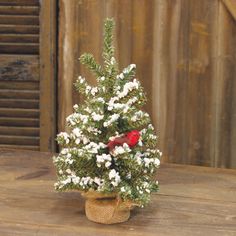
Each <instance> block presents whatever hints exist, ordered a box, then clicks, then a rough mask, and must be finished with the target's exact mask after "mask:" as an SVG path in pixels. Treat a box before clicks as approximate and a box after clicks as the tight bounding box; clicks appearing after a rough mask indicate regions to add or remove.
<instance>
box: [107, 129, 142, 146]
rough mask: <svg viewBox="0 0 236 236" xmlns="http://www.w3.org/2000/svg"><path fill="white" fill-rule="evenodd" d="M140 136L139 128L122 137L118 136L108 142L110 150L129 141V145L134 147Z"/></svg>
mask: <svg viewBox="0 0 236 236" xmlns="http://www.w3.org/2000/svg"><path fill="white" fill-rule="evenodd" d="M139 138H140V132H139V131H138V130H132V131H130V132H128V133H126V134H124V135H122V136H120V137H117V138H115V139H113V140H111V141H109V142H108V144H107V146H108V148H109V151H112V150H113V149H114V148H115V146H123V144H124V143H127V144H128V145H129V147H131V148H132V147H134V146H135V145H136V144H137V143H138V141H139Z"/></svg>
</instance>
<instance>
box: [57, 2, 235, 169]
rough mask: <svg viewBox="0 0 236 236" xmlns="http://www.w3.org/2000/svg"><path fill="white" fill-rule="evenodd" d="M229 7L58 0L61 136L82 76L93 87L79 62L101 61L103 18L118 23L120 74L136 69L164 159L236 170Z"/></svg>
mask: <svg viewBox="0 0 236 236" xmlns="http://www.w3.org/2000/svg"><path fill="white" fill-rule="evenodd" d="M226 2H227V3H228V4H226ZM229 2H230V4H232V3H234V1H233V0H228V1H227V0H224V1H220V0H198V1H195V0H148V1H146V0H132V1H128V0H119V1H118V0H110V1H106V0H103V1H100V0H89V1H86V0H80V1H77V0H70V1H66V0H60V1H59V5H60V12H59V22H60V29H59V87H58V95H59V111H58V117H59V121H58V127H59V130H65V117H66V116H67V115H68V114H70V113H71V112H72V105H73V104H74V103H79V102H80V101H81V100H80V97H79V95H77V94H76V93H75V92H74V90H73V85H72V84H73V81H74V80H75V79H76V76H77V75H78V74H82V75H85V77H86V78H87V79H88V80H89V81H90V82H91V83H94V82H95V79H94V78H93V77H92V76H91V75H90V74H89V73H88V72H87V71H86V70H85V69H84V67H81V66H80V65H79V63H78V60H77V58H78V57H79V55H80V54H81V53H83V52H92V53H93V54H94V55H95V57H96V59H97V60H98V61H100V60H101V56H100V55H101V44H102V32H101V29H102V25H103V20H104V19H105V18H106V17H113V18H115V20H116V37H115V42H116V47H117V50H118V51H117V57H118V59H119V62H120V68H122V67H124V66H125V65H127V64H129V63H136V64H137V68H138V70H137V77H138V78H139V79H140V80H141V82H142V84H143V86H144V87H145V90H146V92H147V94H148V98H149V101H148V104H147V106H146V107H145V109H146V110H147V111H148V112H150V113H151V115H152V119H153V122H154V124H155V126H156V128H157V129H158V130H159V132H158V134H159V137H160V142H159V145H160V148H161V149H162V150H163V153H164V161H166V162H175V163H185V164H197V165H205V166H213V167H236V66H235V64H236V62H235V61H236V60H235V59H236V58H235V57H236V56H235V55H236V47H235V46H234V45H236V21H235V20H234V18H233V16H232V14H233V12H235V11H232V12H231V11H229V10H230V4H229ZM227 7H228V8H227Z"/></svg>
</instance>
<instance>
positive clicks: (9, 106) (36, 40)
mask: <svg viewBox="0 0 236 236" xmlns="http://www.w3.org/2000/svg"><path fill="white" fill-rule="evenodd" d="M56 6H57V5H56V0H50V1H48V0H41V1H39V0H10V1H7V0H0V147H8V148H17V149H30V150H41V151H54V150H55V134H56V132H55V130H56V120H55V118H56V115H55V107H56V106H55V104H56V101H55V97H56V86H55V84H56V74H55V73H56V56H55V53H56V30H57V28H56V23H55V22H56V20H57V18H56V10H57V8H56Z"/></svg>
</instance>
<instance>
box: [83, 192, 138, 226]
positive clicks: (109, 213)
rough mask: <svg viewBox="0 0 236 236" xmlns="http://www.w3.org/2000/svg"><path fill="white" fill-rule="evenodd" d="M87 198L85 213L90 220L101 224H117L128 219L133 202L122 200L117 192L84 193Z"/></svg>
mask: <svg viewBox="0 0 236 236" xmlns="http://www.w3.org/2000/svg"><path fill="white" fill-rule="evenodd" d="M82 195H83V196H84V197H85V198H86V202H85V213H86V216H87V218H88V219H89V220H91V221H94V222H97V223H101V224H115V223H121V222H124V221H127V220H128V219H129V217H130V210H131V209H132V208H133V207H134V204H133V203H131V202H128V201H126V202H124V201H122V200H121V199H120V198H119V197H118V196H117V194H115V193H114V194H101V193H97V192H87V193H82Z"/></svg>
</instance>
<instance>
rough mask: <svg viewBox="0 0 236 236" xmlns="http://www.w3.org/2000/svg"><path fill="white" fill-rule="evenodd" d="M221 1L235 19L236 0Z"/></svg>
mask: <svg viewBox="0 0 236 236" xmlns="http://www.w3.org/2000/svg"><path fill="white" fill-rule="evenodd" d="M222 2H223V3H224V4H225V6H226V7H227V9H228V11H229V12H230V13H231V15H232V16H233V18H234V19H235V20H236V0H222Z"/></svg>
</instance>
